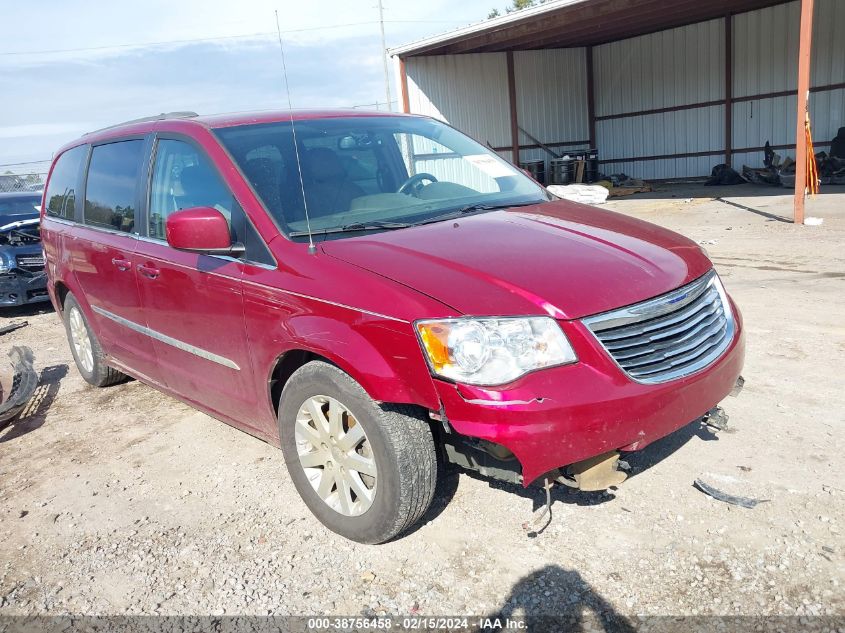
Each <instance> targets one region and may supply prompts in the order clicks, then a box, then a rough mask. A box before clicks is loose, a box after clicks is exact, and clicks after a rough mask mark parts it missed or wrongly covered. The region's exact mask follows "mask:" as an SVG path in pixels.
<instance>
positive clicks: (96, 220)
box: [85, 139, 144, 233]
mask: <svg viewBox="0 0 845 633" xmlns="http://www.w3.org/2000/svg"><path fill="white" fill-rule="evenodd" d="M143 153H144V141H143V140H140V139H138V140H131V141H118V142H116V143H109V144H107V145H97V146H96V147H94V149H93V150H92V151H91V161H90V163H89V165H88V181H87V184H86V186H85V224H88V225H91V226H96V227H101V228H106V229H112V230H116V231H123V232H126V233H132V232H133V231H134V229H135V213H136V211H137V208H136V207H137V204H138V175H139V171H140V166H141V157H142V155H143Z"/></svg>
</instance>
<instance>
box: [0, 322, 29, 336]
mask: <svg viewBox="0 0 845 633" xmlns="http://www.w3.org/2000/svg"><path fill="white" fill-rule="evenodd" d="M27 325H29V322H28V321H18V322H17V323H10V324H9V325H4V326H3V327H0V336H2V335H3V334H8V333H9V332H14V331H15V330H19V329H21V328H22V327H26V326H27Z"/></svg>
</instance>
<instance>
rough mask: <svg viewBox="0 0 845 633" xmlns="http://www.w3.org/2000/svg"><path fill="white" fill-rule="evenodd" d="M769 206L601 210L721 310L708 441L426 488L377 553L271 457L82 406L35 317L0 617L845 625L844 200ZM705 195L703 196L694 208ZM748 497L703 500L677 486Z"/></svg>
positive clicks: (665, 202) (167, 407) (733, 192)
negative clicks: (673, 248) (721, 418)
mask: <svg viewBox="0 0 845 633" xmlns="http://www.w3.org/2000/svg"><path fill="white" fill-rule="evenodd" d="M785 193H788V192H786V191H785V190H774V189H761V188H755V187H753V186H751V185H743V186H741V187H734V188H730V187H726V188H720V189H716V188H705V187H689V186H685V187H680V186H675V187H666V188H664V190H663V191H659V192H655V193H652V194H641V195H637V196H632V197H629V198H625V199H619V200H615V201H612V202H611V203H609V204H608V205H607V206H608V207H609V208H612V209H615V210H618V211H621V212H623V213H627V214H631V215H634V216H636V217H639V218H642V219H645V220H649V221H651V222H655V223H658V224H661V225H664V226H667V227H669V228H671V229H674V230H677V231H679V232H681V233H683V234H685V235H687V236H689V237H690V238H692V239H694V240H696V241H699V242H702V243H703V244H704V246H705V248H706V249H707V250H708V251H709V253H710V256H711V257H712V259H713V261H714V262H715V264H716V267H717V269H718V270H719V272H720V274H721V275H722V278H723V280H724V282H725V285H726V287H727V288H728V291H729V292H731V293H732V294H733V296H734V298H735V299H736V301H737V303H738V304H739V306H740V308H741V310H742V311H743V314H744V318H745V327H746V333H747V339H748V356H747V361H746V369H745V371H744V375H745V378H746V385H745V390H744V391H743V392H742V393H741V394H740V395H739V397H737V398H728V399H727V400H726V401H725V402H724V403H723V406H724V408H725V410H726V412H727V413H728V414H729V416H730V429H729V432H720V433H719V434H718V435H714V434H712V433H711V432H710V431H707V430H705V429H702V428H701V427H700V425H698V424H692V425H690V426H688V427H685V428H683V429H682V430H680V431H678V432H676V433H675V434H673V435H671V436H669V437H667V438H665V439H664V440H662V441H659V442H657V443H656V444H654V445H652V446H650V447H649V448H647V449H646V450H644V451H641V452H640V453H636V454H632V455H630V456H629V458H628V461H629V462H630V464H631V466H632V468H633V476H632V477H631V478H629V480H628V481H626V482H625V483H624V484H623V485H622V486H621V487H620V488H619V490H617V491H616V492H612V493H607V494H605V493H602V494H596V493H593V494H586V493H573V492H569V491H567V490H557V491H555V493H554V497H553V499H554V503H553V508H552V520H551V523H550V524H549V525H548V527H547V528H545V529H544V530H543V531H541V532H540V533H539V534H528V533H526V531H524V530H523V529H522V527H521V525H522V523H523V522H524V521H526V520H527V519H529V517H530V514H531V512H532V510H533V509H535V508H536V507H538V506H539V504H540V502H541V498H542V495H541V492H540V491H539V490H536V489H535V490H529V491H523V490H522V489H521V488H518V487H515V486H510V485H505V484H497V483H492V482H490V481H488V480H485V479H483V478H480V477H476V476H472V475H469V474H452V475H450V476H448V477H447V478H446V479H445V480H444V482H443V485H442V487H441V489H440V491H439V493H438V495H437V498H436V500H435V503H434V506H433V508H432V509H431V511H430V512H429V514H428V515H427V516H426V518H425V521H424V522H423V524H421V525H420V527H419V528H418V529H417V530H416V531H414V532H413V533H411V534H408V535H407V536H405V537H404V538H400V539H398V540H396V541H395V542H392V543H388V544H386V545H381V546H364V545H358V544H354V543H351V542H348V541H345V540H344V539H342V538H340V537H338V536H335V535H334V534H331V533H330V532H328V531H327V530H325V529H324V528H323V527H322V526H321V525H320V524H319V523H318V522H317V521H316V520H315V519H314V518H312V516H311V515H310V513H309V512H308V511H307V510H306V508H305V506H304V505H303V504H302V503H301V502H300V501H299V499H298V497H297V495H296V492H295V490H294V488H293V485H292V484H291V482H290V480H289V478H288V476H287V472H286V470H285V466H284V463H283V460H282V455H281V452H280V451H278V450H276V449H274V448H272V447H271V446H269V445H266V444H264V443H262V442H260V441H258V440H256V439H254V438H252V437H250V436H248V435H246V434H244V433H242V432H239V431H237V430H235V429H233V428H230V427H228V426H226V425H225V424H223V423H221V422H218V421H216V420H213V419H211V418H209V417H207V416H205V415H203V414H201V413H198V412H196V411H194V410H192V409H190V408H189V407H187V406H185V405H183V404H181V403H179V402H176V401H175V400H172V399H171V398H169V397H166V396H164V395H162V394H160V393H158V392H157V391H155V390H153V389H152V388H150V387H147V386H145V385H143V384H141V383H139V382H129V383H126V384H122V385H118V386H115V387H111V388H107V389H95V388H91V387H89V386H87V385H86V384H85V383H84V382H83V380H82V378H81V377H80V376H79V374H78V373H77V371H76V369H75V367H74V366H73V362H72V360H71V355H70V352H69V351H68V346H67V343H66V339H65V334H64V331H63V329H62V327H61V325H60V323H59V321H58V319H57V317H56V316H55V314H53V313H52V312H50V311H47V310H38V309H26V310H16V311H12V312H11V313H10V312H8V311H7V312H5V313H3V314H2V315H0V324H5V323H8V322H10V321H12V320H21V319H25V320H27V321H28V322H29V326H28V327H26V328H24V329H21V330H18V331H16V332H14V333H12V334H8V335H5V336H3V337H2V338H0V346H1V347H2V349H3V350H5V349H8V348H9V347H11V346H12V345H14V344H24V345H29V346H30V347H32V349H33V350H34V352H35V356H36V364H37V367H38V369H39V371H40V373H41V378H42V386H41V387H40V388H39V389H40V391H39V394H38V398H37V400H36V401H34V402H33V403H32V404H31V406H30V409H29V411H28V413H27V415H26V416H25V417H24V418H23V419H21V420H18V421H17V422H15V423H14V424H13V425H12V426H10V427H7V428H5V429H3V430H2V431H0V615H3V614H5V615H13V614H46V613H49V614H68V613H71V614H140V613H144V614H153V613H155V614H320V613H323V614H346V615H354V614H373V613H378V614H380V613H391V614H416V613H421V614H494V613H499V612H505V613H515V614H527V615H532V614H560V613H568V614H573V615H575V616H578V615H579V614H580V613H581V612H582V610H583V611H586V612H592V613H594V614H613V615H619V616H623V617H632V616H635V615H637V614H646V615H666V614H671V615H698V614H703V615H737V614H742V615H750V614H754V615H765V614H781V615H806V616H810V615H824V614H828V615H838V616H843V615H845V589H843V583H845V564H843V562H845V539H843V530H845V503H843V502H845V477H843V472H845V470H844V469H843V468H842V463H841V462H840V461H839V460H840V459H841V458H842V454H843V453H844V452H845V434H843V431H845V382H843V373H845V190H840V192H839V193H836V194H826V195H823V196H821V197H820V198H819V199H818V200H817V201H815V202H811V203H810V204H809V209H808V214H809V215H816V216H820V217H823V218H824V223H823V224H822V225H821V226H807V227H799V226H794V225H792V224H790V223H787V222H783V221H780V219H779V218H780V217H781V216H787V215H789V213H790V206H789V205H790V202H791V198H790V197H789V196H787V195H782V194H785ZM719 196H724V197H723V198H718V199H714V198H716V197H719ZM696 478H702V479H703V480H705V481H707V482H708V483H710V484H712V485H714V486H716V487H717V488H720V489H722V490H724V491H726V492H729V493H733V494H741V495H744V496H748V497H754V498H757V499H765V500H766V502H764V503H761V504H760V505H758V506H757V507H755V508H754V509H745V508H741V507H736V506H732V505H728V504H726V503H723V502H720V501H717V500H714V499H712V498H710V497H708V496H706V495H705V494H703V493H702V492H700V491H699V490H697V489H695V488H694V487H693V485H692V484H693V480H695V479H696Z"/></svg>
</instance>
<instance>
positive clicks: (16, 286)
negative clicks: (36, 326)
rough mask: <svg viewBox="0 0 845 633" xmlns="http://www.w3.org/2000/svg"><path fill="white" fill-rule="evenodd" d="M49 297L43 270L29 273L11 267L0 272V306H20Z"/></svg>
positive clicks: (47, 299)
mask: <svg viewBox="0 0 845 633" xmlns="http://www.w3.org/2000/svg"><path fill="white" fill-rule="evenodd" d="M49 299H50V297H49V295H48V294H47V275H46V273H45V272H43V271H41V272H37V273H30V272H27V271H21V270H18V269H12V270H11V271H10V272H8V273H3V274H0V306H20V305H24V304H26V303H38V302H41V301H49Z"/></svg>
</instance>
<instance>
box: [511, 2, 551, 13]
mask: <svg viewBox="0 0 845 633" xmlns="http://www.w3.org/2000/svg"><path fill="white" fill-rule="evenodd" d="M535 4H537V1H536V0H513V5H512V6H510V7H508V8H507V9H505V11H507V12H508V13H513V12H514V11H522V10H523V9H527V8H529V7H533V6H534V5H535ZM540 4H543V0H540Z"/></svg>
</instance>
